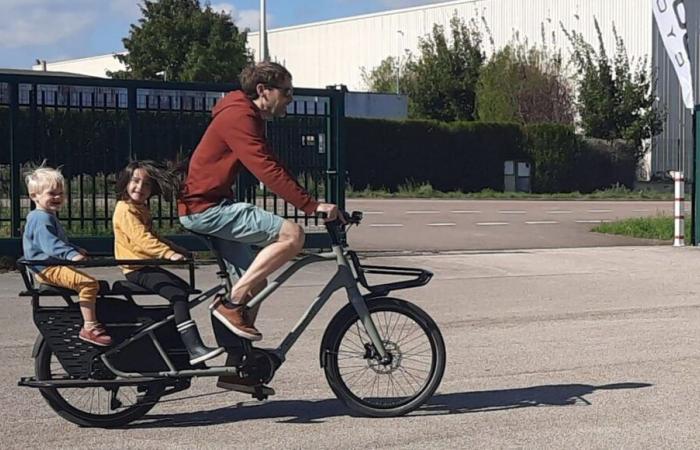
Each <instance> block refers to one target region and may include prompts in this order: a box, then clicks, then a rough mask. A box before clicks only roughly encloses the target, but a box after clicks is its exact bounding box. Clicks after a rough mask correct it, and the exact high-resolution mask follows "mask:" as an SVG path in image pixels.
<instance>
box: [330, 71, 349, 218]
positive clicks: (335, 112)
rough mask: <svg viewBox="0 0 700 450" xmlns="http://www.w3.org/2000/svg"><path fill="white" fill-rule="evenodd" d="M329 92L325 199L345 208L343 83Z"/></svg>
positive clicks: (344, 88)
mask: <svg viewBox="0 0 700 450" xmlns="http://www.w3.org/2000/svg"><path fill="white" fill-rule="evenodd" d="M327 89H333V92H332V93H331V95H330V97H331V142H330V144H331V145H330V151H329V152H328V163H327V170H326V201H329V202H331V203H335V204H336V205H338V207H339V208H340V209H345V93H346V92H347V90H348V89H347V87H346V86H345V85H342V84H341V85H338V86H328V87H327Z"/></svg>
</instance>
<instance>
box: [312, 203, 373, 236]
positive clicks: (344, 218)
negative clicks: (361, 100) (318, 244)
mask: <svg viewBox="0 0 700 450" xmlns="http://www.w3.org/2000/svg"><path fill="white" fill-rule="evenodd" d="M317 215H318V217H320V218H322V219H326V218H327V217H328V214H326V213H325V212H319V213H317ZM361 222H362V212H360V211H353V212H352V213H351V214H350V213H348V212H347V211H343V210H340V209H339V210H338V217H337V218H336V219H335V220H331V221H327V222H326V223H325V225H326V231H328V234H329V235H330V237H331V244H332V245H344V242H343V239H342V234H343V233H344V232H345V228H346V227H347V226H348V225H359V224H360V223H361Z"/></svg>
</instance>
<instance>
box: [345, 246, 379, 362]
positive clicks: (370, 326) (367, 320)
mask: <svg viewBox="0 0 700 450" xmlns="http://www.w3.org/2000/svg"><path fill="white" fill-rule="evenodd" d="M333 251H334V252H335V254H336V257H337V260H338V266H339V271H340V272H341V273H342V274H343V275H344V277H345V278H346V279H349V280H352V282H351V283H348V284H346V287H345V290H346V291H347V294H348V300H350V304H352V306H353V308H355V311H356V312H357V315H358V317H359V318H360V321H361V322H362V325H363V326H364V327H365V330H366V331H367V335H368V336H369V339H370V341H371V342H372V345H374V348H375V349H376V352H377V353H378V354H379V356H380V357H381V359H380V362H381V363H382V364H387V363H389V362H391V356H390V355H389V353H388V352H387V351H386V347H384V341H382V338H381V336H379V331H377V327H376V325H374V321H372V316H371V315H370V313H369V309H368V308H367V302H366V301H365V298H364V297H363V296H362V294H360V290H359V289H358V288H357V281H356V279H355V276H354V275H353V272H352V270H351V269H350V265H349V264H348V259H347V258H346V256H345V253H344V252H343V250H342V248H341V247H334V248H333Z"/></svg>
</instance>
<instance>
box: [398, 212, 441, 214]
mask: <svg viewBox="0 0 700 450" xmlns="http://www.w3.org/2000/svg"><path fill="white" fill-rule="evenodd" d="M406 214H440V211H406Z"/></svg>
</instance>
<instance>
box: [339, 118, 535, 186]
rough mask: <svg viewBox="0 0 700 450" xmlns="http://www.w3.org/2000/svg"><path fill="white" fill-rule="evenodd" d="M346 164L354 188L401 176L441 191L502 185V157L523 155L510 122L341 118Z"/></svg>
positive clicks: (401, 179) (516, 129)
mask: <svg viewBox="0 0 700 450" xmlns="http://www.w3.org/2000/svg"><path fill="white" fill-rule="evenodd" d="M346 136H347V155H348V156H347V167H348V174H349V182H350V184H351V185H352V186H353V187H355V188H357V189H364V188H365V187H370V188H377V189H378V188H387V189H390V190H397V189H398V187H399V185H402V184H405V183H406V181H407V180H408V181H412V182H415V183H431V184H432V186H433V187H434V188H435V189H438V190H441V191H450V190H462V191H465V192H466V191H473V190H481V189H483V188H487V187H489V188H492V189H502V188H503V161H504V160H506V159H516V158H519V157H523V152H522V148H523V145H522V138H523V135H522V132H521V130H520V128H519V127H518V126H517V125H514V124H488V123H477V122H455V123H449V124H446V123H441V122H435V121H418V120H408V121H392V120H375V119H347V129H346Z"/></svg>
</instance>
